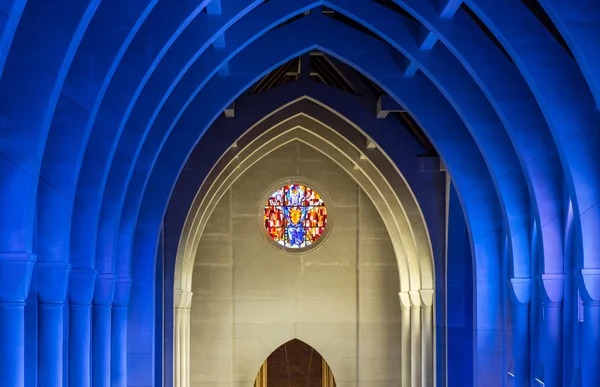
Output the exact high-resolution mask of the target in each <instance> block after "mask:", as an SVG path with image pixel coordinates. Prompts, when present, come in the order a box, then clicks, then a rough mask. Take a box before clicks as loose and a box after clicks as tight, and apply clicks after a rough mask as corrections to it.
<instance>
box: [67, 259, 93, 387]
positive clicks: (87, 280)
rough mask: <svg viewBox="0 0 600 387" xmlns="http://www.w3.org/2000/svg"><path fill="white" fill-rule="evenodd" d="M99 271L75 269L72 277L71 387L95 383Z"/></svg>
mask: <svg viewBox="0 0 600 387" xmlns="http://www.w3.org/2000/svg"><path fill="white" fill-rule="evenodd" d="M95 281H96V270H93V269H88V270H84V269H73V270H71V273H70V275H69V302H70V305H69V386H71V387H90V386H91V382H92V366H91V356H92V353H91V350H92V298H93V296H94V286H95Z"/></svg>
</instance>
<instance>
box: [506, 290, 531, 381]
mask: <svg viewBox="0 0 600 387" xmlns="http://www.w3.org/2000/svg"><path fill="white" fill-rule="evenodd" d="M510 284H511V302H512V337H513V357H514V379H515V381H514V386H515V387H529V386H530V380H531V370H530V356H529V300H530V296H531V288H530V286H531V281H530V280H529V279H528V278H513V279H511V283H510Z"/></svg>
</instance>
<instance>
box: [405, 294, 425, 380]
mask: <svg viewBox="0 0 600 387" xmlns="http://www.w3.org/2000/svg"><path fill="white" fill-rule="evenodd" d="M408 294H409V296H410V344H411V345H410V347H411V348H410V353H411V370H410V376H411V386H413V387H414V386H420V385H421V380H422V378H421V372H422V369H421V363H422V362H421V346H422V343H421V331H422V329H421V296H420V294H419V291H418V290H411V291H410V292H408Z"/></svg>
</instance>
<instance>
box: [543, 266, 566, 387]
mask: <svg viewBox="0 0 600 387" xmlns="http://www.w3.org/2000/svg"><path fill="white" fill-rule="evenodd" d="M540 287H541V289H540V290H541V294H542V308H543V320H542V324H543V326H542V348H541V353H542V357H543V359H544V377H543V380H542V382H543V383H544V385H545V387H560V386H562V385H563V352H562V347H563V340H562V329H563V327H562V300H563V294H564V293H563V289H564V281H563V275H562V274H543V275H542V278H541V279H540Z"/></svg>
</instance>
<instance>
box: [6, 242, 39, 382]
mask: <svg viewBox="0 0 600 387" xmlns="http://www.w3.org/2000/svg"><path fill="white" fill-rule="evenodd" d="M34 262H35V255H33V254H27V253H24V254H10V253H9V254H0V343H1V344H0V386H11V387H13V386H14V387H23V386H24V384H25V299H26V298H27V294H28V293H29V285H30V284H31V274H32V272H33V265H34Z"/></svg>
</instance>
